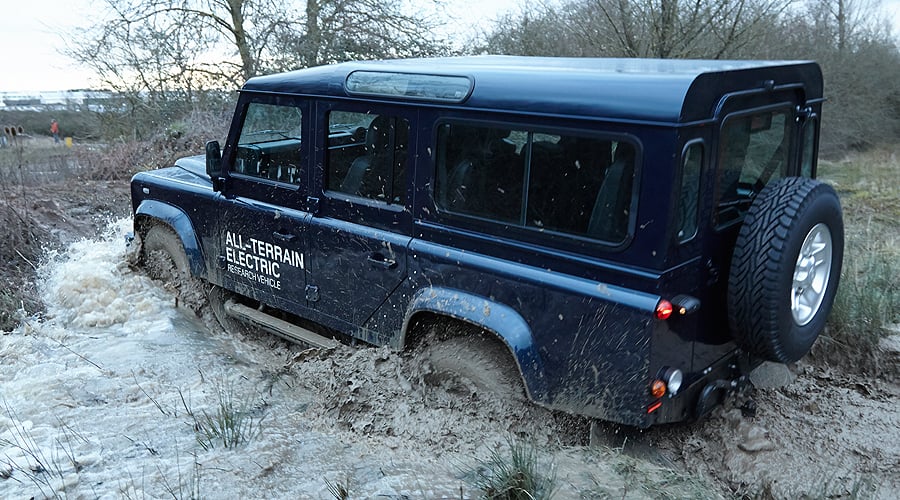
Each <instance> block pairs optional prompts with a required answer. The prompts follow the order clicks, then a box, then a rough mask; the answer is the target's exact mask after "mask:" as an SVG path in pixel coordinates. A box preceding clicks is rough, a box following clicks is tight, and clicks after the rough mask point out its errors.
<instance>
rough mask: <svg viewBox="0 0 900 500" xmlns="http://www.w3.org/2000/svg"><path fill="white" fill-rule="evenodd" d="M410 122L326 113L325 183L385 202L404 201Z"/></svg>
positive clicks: (361, 114)
mask: <svg viewBox="0 0 900 500" xmlns="http://www.w3.org/2000/svg"><path fill="white" fill-rule="evenodd" d="M408 149H409V122H408V121H407V120H406V119H405V118H397V117H392V116H386V115H376V114H370V113H354V112H346V111H333V112H331V113H329V114H328V153H327V158H326V164H327V172H326V186H327V187H328V189H329V190H331V191H337V192H341V193H346V194H350V195H354V196H361V197H364V198H369V199H372V200H377V201H382V202H385V203H388V204H400V205H403V204H405V203H406V160H407V156H408V153H407V150H408Z"/></svg>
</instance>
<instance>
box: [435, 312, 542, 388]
mask: <svg viewBox="0 0 900 500" xmlns="http://www.w3.org/2000/svg"><path fill="white" fill-rule="evenodd" d="M448 331H451V332H452V335H453V336H449V337H448V336H447V335H448ZM419 356H420V359H422V361H423V363H424V364H425V365H426V367H425V368H426V376H425V381H426V382H429V383H432V384H434V385H441V386H444V387H446V388H447V389H448V390H450V391H451V392H459V393H464V394H467V395H480V396H486V397H496V398H499V399H503V400H523V399H525V393H524V389H523V385H522V378H521V376H520V375H519V370H518V368H517V367H516V365H515V362H514V360H513V359H512V354H511V353H510V351H509V349H508V348H507V347H506V346H505V345H504V344H503V343H501V342H500V341H499V340H498V339H496V338H494V337H493V336H491V335H490V334H488V333H486V332H484V331H482V330H480V329H478V328H476V327H474V326H469V325H455V326H453V327H450V328H449V329H448V328H447V326H446V324H444V325H443V326H441V324H438V325H435V326H433V327H432V330H431V332H430V333H429V334H428V336H427V337H426V339H425V344H424V346H423V347H422V348H421V351H420V353H419Z"/></svg>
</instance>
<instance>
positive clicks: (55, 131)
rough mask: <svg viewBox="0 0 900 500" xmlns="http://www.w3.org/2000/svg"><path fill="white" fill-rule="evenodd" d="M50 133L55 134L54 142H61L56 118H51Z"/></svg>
mask: <svg viewBox="0 0 900 500" xmlns="http://www.w3.org/2000/svg"><path fill="white" fill-rule="evenodd" d="M50 133H51V134H53V142H55V143H56V144H59V123H58V122H57V121H56V120H55V119H54V120H50Z"/></svg>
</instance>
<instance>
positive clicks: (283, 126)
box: [233, 102, 303, 184]
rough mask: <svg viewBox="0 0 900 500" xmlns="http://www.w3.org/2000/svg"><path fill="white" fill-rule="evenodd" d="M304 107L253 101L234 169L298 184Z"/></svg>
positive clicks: (238, 171) (245, 120) (244, 126)
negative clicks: (302, 108) (302, 110)
mask: <svg viewBox="0 0 900 500" xmlns="http://www.w3.org/2000/svg"><path fill="white" fill-rule="evenodd" d="M302 118H303V114H302V112H301V110H300V108H297V107H294V106H285V105H277V104H263V103H258V102H251V103H250V104H249V105H248V106H247V112H246V114H245V116H244V124H243V126H242V127H241V135H240V138H239V139H238V145H237V155H236V157H235V162H234V170H233V171H234V172H235V173H238V174H243V175H249V176H252V177H258V178H262V179H269V180H273V181H278V182H287V183H291V184H297V183H298V182H299V180H300V160H301V155H300V147H301V144H300V137H301V135H300V131H301V124H302Z"/></svg>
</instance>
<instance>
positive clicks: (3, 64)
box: [0, 0, 900, 92]
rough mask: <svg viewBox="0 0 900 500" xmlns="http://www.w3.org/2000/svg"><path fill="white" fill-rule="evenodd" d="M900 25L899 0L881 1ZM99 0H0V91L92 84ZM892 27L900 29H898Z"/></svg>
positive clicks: (510, 4)
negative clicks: (78, 54) (85, 34)
mask: <svg viewBox="0 0 900 500" xmlns="http://www.w3.org/2000/svg"><path fill="white" fill-rule="evenodd" d="M522 1H524V0H450V1H449V2H447V4H448V5H450V6H451V10H453V11H455V12H457V13H458V14H459V15H461V16H467V15H468V16H470V17H471V18H472V23H473V24H474V23H478V22H485V21H488V20H490V19H492V18H494V17H496V16H497V15H498V14H499V13H502V12H505V11H508V10H509V9H511V8H515V6H517V5H519V4H520V3H521V2H522ZM882 4H883V6H884V8H885V9H886V10H887V11H889V12H890V14H891V15H892V17H893V19H894V26H900V0H883V2H882ZM101 5H102V1H101V0H24V1H20V0H0V92H2V91H38V90H69V89H77V88H86V87H90V86H91V84H92V83H93V82H92V81H91V75H90V73H89V72H87V71H85V70H84V69H82V68H79V67H78V66H77V65H75V64H73V63H72V62H71V61H69V60H68V59H67V58H66V57H64V56H62V55H61V54H60V53H59V51H60V50H62V49H63V48H64V47H65V44H66V41H67V40H68V36H67V35H69V34H70V33H72V32H73V31H74V30H76V29H78V28H79V27H84V26H87V25H89V23H90V22H91V21H92V20H94V21H96V20H97V19H98V17H99V12H98V10H97V9H99V8H100V6H101ZM895 31H898V32H900V29H897V30H895Z"/></svg>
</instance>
